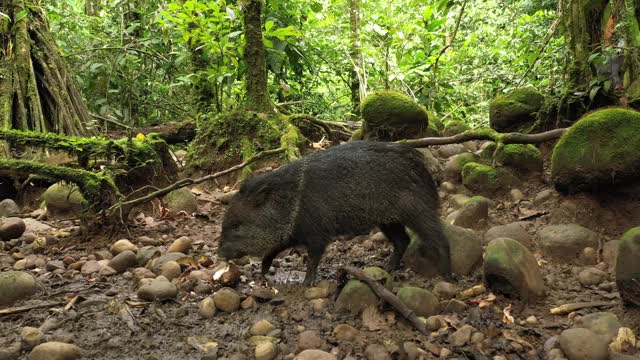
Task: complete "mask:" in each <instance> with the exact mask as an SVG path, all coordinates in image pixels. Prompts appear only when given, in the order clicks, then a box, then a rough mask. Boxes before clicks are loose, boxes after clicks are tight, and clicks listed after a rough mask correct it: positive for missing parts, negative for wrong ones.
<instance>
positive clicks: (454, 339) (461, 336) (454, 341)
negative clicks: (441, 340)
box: [449, 325, 476, 347]
mask: <svg viewBox="0 0 640 360" xmlns="http://www.w3.org/2000/svg"><path fill="white" fill-rule="evenodd" d="M474 331H476V329H475V328H474V327H473V326H471V325H463V326H462V327H461V328H460V329H458V330H457V331H456V332H454V333H453V334H451V335H450V336H449V344H451V346H453V347H460V346H464V345H466V344H467V343H468V342H469V340H471V334H473V332H474Z"/></svg>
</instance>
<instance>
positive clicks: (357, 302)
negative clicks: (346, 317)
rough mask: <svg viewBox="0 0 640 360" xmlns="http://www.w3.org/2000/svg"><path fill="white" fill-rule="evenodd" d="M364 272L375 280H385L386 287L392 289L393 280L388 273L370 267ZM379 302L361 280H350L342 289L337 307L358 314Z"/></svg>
mask: <svg viewBox="0 0 640 360" xmlns="http://www.w3.org/2000/svg"><path fill="white" fill-rule="evenodd" d="M363 271H364V273H365V274H367V275H368V276H369V277H371V278H372V279H374V280H377V281H382V280H384V285H385V287H387V288H389V289H390V288H391V284H392V278H391V276H390V275H389V274H388V273H387V272H386V271H384V270H382V269H381V268H379V267H375V266H372V267H368V268H366V269H364V270H363ZM378 301H379V300H378V296H377V295H376V294H375V293H374V292H373V290H371V288H370V287H369V285H367V284H365V283H363V282H362V281H360V280H355V279H353V280H349V282H347V284H346V285H345V286H344V288H342V291H341V292H340V295H338V299H337V300H336V307H337V308H338V309H341V310H348V311H350V312H351V313H353V314H357V313H359V312H360V311H362V310H364V309H366V308H367V307H369V306H375V305H377V304H378Z"/></svg>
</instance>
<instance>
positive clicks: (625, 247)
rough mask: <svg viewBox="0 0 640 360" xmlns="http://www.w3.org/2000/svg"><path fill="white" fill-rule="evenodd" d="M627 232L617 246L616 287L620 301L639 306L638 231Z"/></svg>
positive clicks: (639, 253)
mask: <svg viewBox="0 0 640 360" xmlns="http://www.w3.org/2000/svg"><path fill="white" fill-rule="evenodd" d="M637 229H639V228H634V229H631V230H629V231H627V232H626V233H625V234H624V235H623V236H622V239H620V242H619V244H618V257H617V259H616V285H617V287H618V291H619V292H620V297H621V298H622V301H623V302H624V303H625V304H627V305H634V306H640V262H639V261H638V258H639V257H640V231H638V230H637Z"/></svg>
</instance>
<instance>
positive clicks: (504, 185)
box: [462, 162, 516, 194]
mask: <svg viewBox="0 0 640 360" xmlns="http://www.w3.org/2000/svg"><path fill="white" fill-rule="evenodd" d="M515 182H516V180H515V178H514V176H513V175H512V174H511V173H509V172H508V171H507V170H505V169H502V168H498V169H496V168H494V167H492V166H489V165H484V164H479V163H476V162H469V163H467V164H465V165H464V166H463V167H462V183H463V184H464V186H466V187H468V188H469V189H471V190H473V191H475V192H477V193H480V194H493V193H496V192H498V191H499V190H504V189H508V188H509V186H510V185H512V184H514V183H515Z"/></svg>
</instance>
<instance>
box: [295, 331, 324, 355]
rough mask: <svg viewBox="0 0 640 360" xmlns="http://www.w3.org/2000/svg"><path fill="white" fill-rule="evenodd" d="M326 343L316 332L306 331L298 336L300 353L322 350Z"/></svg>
mask: <svg viewBox="0 0 640 360" xmlns="http://www.w3.org/2000/svg"><path fill="white" fill-rule="evenodd" d="M325 345H326V342H325V341H324V340H323V339H322V338H321V337H320V334H318V332H317V331H315V330H305V331H303V332H302V333H300V335H299V336H298V351H303V350H311V349H322V348H323V347H324V346H325Z"/></svg>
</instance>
